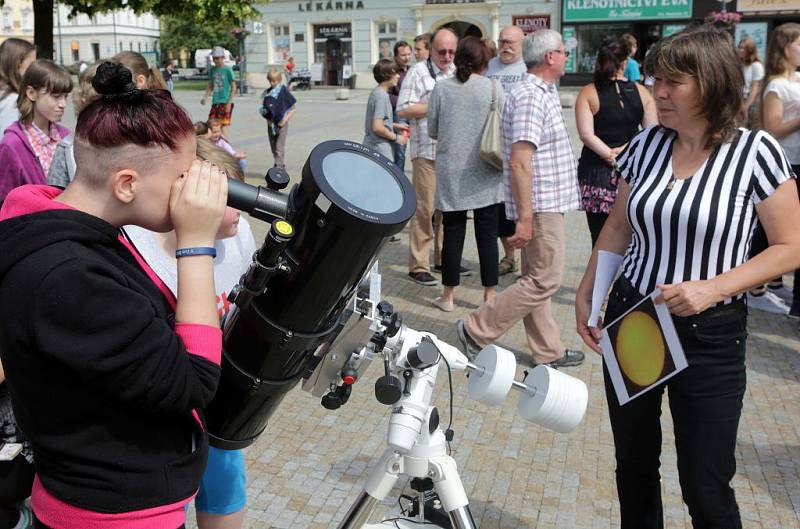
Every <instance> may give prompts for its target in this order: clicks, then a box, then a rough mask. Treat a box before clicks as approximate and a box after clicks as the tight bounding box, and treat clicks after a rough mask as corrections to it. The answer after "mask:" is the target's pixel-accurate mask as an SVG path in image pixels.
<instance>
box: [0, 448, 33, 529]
mask: <svg viewBox="0 0 800 529" xmlns="http://www.w3.org/2000/svg"><path fill="white" fill-rule="evenodd" d="M35 472H36V471H35V470H34V468H33V464H32V463H28V462H27V461H26V460H25V458H24V457H22V456H21V455H18V456H17V457H15V458H14V459H12V460H11V461H2V462H0V528H2V529H7V528H9V529H10V528H11V527H14V526H15V525H16V523H17V520H19V509H17V504H18V503H20V502H22V501H23V500H24V499H25V498H27V497H28V496H30V495H31V488H32V487H33V476H34V474H35Z"/></svg>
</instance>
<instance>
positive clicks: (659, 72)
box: [366, 24, 800, 528]
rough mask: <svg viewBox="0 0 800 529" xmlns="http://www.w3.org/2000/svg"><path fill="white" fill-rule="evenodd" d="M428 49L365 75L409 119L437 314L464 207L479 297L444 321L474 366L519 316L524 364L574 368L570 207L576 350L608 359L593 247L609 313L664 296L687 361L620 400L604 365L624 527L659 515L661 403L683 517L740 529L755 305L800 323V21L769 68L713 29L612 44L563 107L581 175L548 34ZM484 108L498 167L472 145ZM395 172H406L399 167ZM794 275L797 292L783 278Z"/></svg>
mask: <svg viewBox="0 0 800 529" xmlns="http://www.w3.org/2000/svg"><path fill="white" fill-rule="evenodd" d="M425 41H426V42H427V39H426V40H425ZM429 42H430V56H429V58H427V59H422V60H419V59H418V61H417V63H416V64H415V65H413V66H408V65H407V57H408V56H407V55H406V58H405V59H399V58H397V59H395V61H394V62H395V64H394V68H393V65H392V62H391V61H389V60H383V61H381V62H380V63H379V64H378V65H376V69H375V75H376V80H377V81H379V82H384V81H385V83H386V84H385V86H383V85H382V86H381V87H379V88H378V89H376V92H377V91H378V90H384V91H385V90H392V89H393V90H396V91H397V92H398V99H397V103H396V105H395V106H394V109H395V113H394V116H395V117H398V116H399V117H401V118H406V119H408V120H409V122H410V133H411V137H410V142H409V143H410V145H411V149H410V157H411V162H412V178H413V184H414V189H415V191H416V192H417V200H418V207H417V212H416V214H415V216H414V218H413V220H412V221H411V224H410V226H409V246H410V252H409V253H410V256H409V272H408V275H409V278H410V279H411V280H413V281H415V282H417V283H419V284H422V285H426V286H434V285H436V284H438V280H437V279H436V278H435V277H434V276H433V275H432V273H431V272H433V271H436V270H437V269H438V268H439V267H438V266H433V267H431V262H430V257H431V253H433V254H434V263H435V265H439V263H441V267H440V269H441V272H442V284H443V285H444V290H443V292H442V295H441V296H439V297H437V298H435V299H434V300H433V304H434V305H435V306H436V307H437V308H439V309H440V310H442V311H445V312H451V311H453V308H454V297H455V288H456V286H458V284H459V278H460V276H461V275H463V273H464V271H465V269H464V268H463V266H462V264H461V256H462V252H463V246H464V236H465V226H466V220H467V217H468V212H471V214H472V216H473V219H474V223H475V240H476V245H477V251H478V257H479V262H480V269H481V284H482V285H483V288H484V304H483V305H482V306H481V307H480V308H479V309H478V310H476V311H474V312H472V313H470V314H469V315H468V317H467V318H466V319H465V320H458V321H457V322H456V332H457V335H458V338H459V340H460V341H461V342H462V345H463V347H464V348H465V350H466V352H467V353H468V354H469V355H470V356H474V355H475V354H477V353H478V351H479V350H480V349H481V348H482V347H483V346H486V345H488V344H490V343H492V342H494V341H495V340H497V339H498V338H500V337H501V336H502V335H503V334H504V333H505V332H506V331H508V329H509V328H511V327H512V326H513V325H515V324H516V323H517V322H518V321H519V320H523V323H524V326H525V334H526V337H527V343H528V346H529V349H530V353H531V355H532V364H533V365H540V364H546V365H549V366H552V367H566V366H574V365H578V364H580V363H581V362H582V361H583V360H584V354H583V353H582V352H580V351H574V350H571V349H568V348H566V347H564V345H563V343H562V342H561V338H560V335H561V329H560V327H559V325H558V324H557V323H556V321H555V320H554V318H553V316H552V314H551V312H550V300H551V297H552V296H553V294H554V293H555V292H556V291H557V290H558V289H559V287H560V284H561V277H562V273H563V268H564V253H565V230H564V213H566V212H568V211H573V210H582V211H584V213H585V216H586V222H587V226H588V231H589V234H590V236H591V240H592V246H593V253H592V257H591V259H590V261H589V263H588V264H587V267H586V272H585V275H584V277H583V280H582V282H581V284H580V287H579V289H578V292H577V295H576V307H575V311H576V324H577V330H578V333H579V334H580V336H581V337H582V339H583V341H584V342H585V344H586V345H587V347H589V348H590V349H592V350H593V351H595V352H598V353H599V352H601V348H600V345H599V343H600V342H599V340H600V334H601V326H600V325H598V326H596V327H590V326H589V325H588V317H589V309H590V306H591V302H592V295H593V287H594V275H595V271H596V266H597V256H598V252H600V251H605V252H610V253H613V254H617V255H619V256H621V258H622V266H621V271H620V275H619V277H618V278H617V280H616V282H615V283H614V285H613V288H612V290H611V293H610V296H609V298H608V302H607V307H606V314H605V321H613V320H614V319H616V318H617V317H619V316H620V315H622V314H624V313H625V312H627V310H629V309H630V308H631V307H633V306H634V305H635V304H637V303H638V302H639V301H641V300H642V299H643V298H644V297H645V296H648V295H650V294H651V293H652V292H654V291H655V290H656V289H660V291H661V294H660V295H659V297H658V299H657V302H658V303H665V304H666V306H667V308H668V310H669V311H670V312H671V313H672V316H673V321H674V323H675V326H676V329H677V333H678V336H679V338H680V341H681V344H682V345H683V348H684V350H685V353H686V356H687V359H688V363H689V367H688V369H686V370H685V371H683V372H681V373H679V374H678V375H676V376H675V377H673V378H671V379H669V381H668V382H666V383H664V384H661V385H660V386H658V387H657V388H656V389H654V390H652V391H649V392H648V393H646V395H645V396H642V397H639V398H637V399H635V400H634V401H632V402H630V403H627V404H625V405H624V406H622V405H620V403H619V402H618V401H617V396H616V393H615V391H614V389H613V387H612V385H611V379H610V376H609V374H608V370H607V369H605V367H604V375H605V385H606V388H605V389H606V398H607V400H608V407H609V416H610V420H611V427H612V432H613V435H614V443H615V448H616V450H615V454H616V460H617V474H616V475H617V491H618V495H619V500H620V510H621V522H622V527H624V528H628V527H648V528H649V527H652V528H656V527H661V526H662V523H663V509H662V505H661V485H660V476H659V466H660V462H659V460H660V453H661V425H660V413H661V401H662V397H663V394H664V392H665V391H668V392H669V395H670V399H669V406H670V411H671V413H672V416H673V422H674V424H675V438H676V446H677V452H678V470H679V475H680V485H681V489H682V492H683V499H684V501H685V502H686V504H687V506H688V507H689V513H690V515H691V517H692V521H693V525H694V526H695V527H730V528H737V527H741V519H740V515H739V512H738V507H737V504H736V500H735V497H734V493H733V489H732V488H731V485H730V483H731V480H732V479H733V476H734V474H735V468H736V462H735V455H734V450H735V445H736V436H737V429H738V423H739V417H740V415H741V410H742V401H743V397H744V392H745V365H744V355H745V351H746V341H747V307H748V305H749V306H750V307H751V308H757V309H761V310H771V311H772V312H779V313H782V314H785V315H788V316H791V317H800V301H798V300H800V297H798V294H799V293H800V276H798V268H797V267H798V265H800V235H798V234H797V233H796V230H792V226H793V225H795V224H796V223H797V222H799V221H800V201H798V191H797V185H796V174H797V171H798V170H800V166H798V160H800V158H798V152H800V150H798V149H799V148H800V75H799V74H798V73H797V72H796V70H797V69H798V68H800V25H797V24H784V25H781V26H779V27H777V28H776V29H775V30H774V31H773V34H772V37H771V40H770V44H769V48H768V52H767V59H766V68H764V67H763V66H762V65H761V63H760V61H759V58H758V54H757V51H756V47H755V43H754V42H753V41H752V39H749V38H746V39H744V40H743V41H742V42H741V43H739V45H738V48H737V47H735V45H734V42H733V39H732V38H731V37H730V35H729V34H727V33H725V32H721V31H719V30H717V29H714V28H708V27H698V28H691V29H688V30H686V31H683V32H681V33H679V34H676V35H673V36H671V37H668V38H666V39H664V40H662V41H660V42H658V43H656V44H655V45H654V46H652V47H651V48H650V49H649V50H648V53H647V54H646V56H645V58H644V61H643V64H641V65H640V64H639V63H638V62H636V61H635V60H634V59H633V56H634V55H635V54H636V52H637V47H636V46H637V43H636V40H635V38H633V37H632V36H631V35H622V36H620V37H619V38H616V39H609V40H607V41H605V42H604V43H603V44H602V45H601V46H600V49H599V51H598V53H597V59H596V66H595V73H594V78H593V80H592V83H590V84H589V85H587V86H585V87H583V88H582V89H581V91H580V93H579V94H578V96H577V99H576V102H575V118H576V125H577V130H578V134H579V136H580V140H581V142H582V143H583V150H582V151H581V153H580V156H579V158H578V159H577V163H576V157H575V155H574V154H573V150H572V147H571V143H570V137H569V134H568V132H567V127H566V124H565V120H564V116H563V113H562V110H561V102H560V98H559V95H558V89H557V82H558V80H559V78H560V77H561V76H562V75H563V74H564V67H565V64H566V62H567V58H568V56H569V50H567V49H566V48H565V46H564V42H563V41H562V39H561V36H560V35H559V34H558V33H557V32H555V31H551V30H539V31H536V32H535V33H533V34H531V35H529V36H527V37H525V36H524V35H523V34H522V31H521V30H519V28H516V27H507V28H504V29H503V30H502V31H501V33H500V39H499V40H498V42H497V47H496V51H497V53H498V55H497V56H496V57H492V55H493V54H494V53H495V51H494V50H493V48H492V47H490V46H487V45H486V43H485V42H482V41H481V40H479V39H476V38H474V37H465V38H463V39H460V40H459V39H458V38H457V36H456V35H455V34H454V33H453V32H452V31H450V30H449V29H448V28H442V29H440V30H439V31H437V32H436V33H434V34H433V35H431V36H430V40H429ZM398 45H401V46H408V45H407V44H405V43H398ZM396 55H397V56H398V57H399V55H398V54H397V52H396ZM379 76H380V77H381V79H379V78H378V77H379ZM400 76H403V77H402V82H401V81H400V79H401V78H400ZM398 86H399V88H398ZM498 87H499V88H498ZM495 101H496V102H497V103H498V104H499V106H500V108H502V140H503V148H504V153H503V166H502V168H497V167H495V166H493V165H492V163H491V162H490V161H488V160H487V158H486V157H485V156H483V152H482V149H483V144H482V140H483V139H484V137H485V135H486V134H488V133H489V131H487V130H486V129H487V127H488V126H489V123H490V122H491V120H490V116H491V112H492V110H491V109H492V103H493V102H495ZM382 108H383V110H382V111H381V112H380V113H375V114H372V113H371V110H370V112H368V116H367V118H368V119H367V123H366V125H367V127H378V126H383V127H384V128H383V132H384V135H383V141H384V142H385V143H386V145H385V147H386V148H385V149H384V150H383V151H382V152H384V154H385V155H387V157H390V156H389V153H390V152H391V151H390V149H389V148H388V147H389V146H390V143H391V142H394V143H395V145H398V146H401V147H402V146H404V145H405V141H404V140H403V138H402V136H401V135H400V133H399V132H398V131H397V130H396V129H397V124H396V121H394V120H393V115H392V113H391V112H390V110H389V108H388V104H384V106H383V107H382ZM393 129H395V130H393ZM390 158H391V157H390ZM394 161H395V163H398V164H399V166H400V167H401V168H404V166H403V161H402V158H398V157H397V156H396V155H395V157H394ZM442 228H443V230H442V231H443V237H442V238H441V244H440V242H439V241H440V236H439V230H440V229H442ZM498 238H499V239H500V243H498V240H497V239H498ZM499 244H502V247H503V249H504V254H505V255H504V256H503V258H502V259H501V260H500V261H498V254H499V252H498V245H499ZM515 249H518V250H520V251H521V258H522V262H521V272H522V275H521V277H520V278H519V279H518V280H517V281H516V282H515V283H513V284H512V285H510V286H509V287H507V288H505V289H504V290H503V291H502V292H498V293H496V292H495V287H496V285H497V278H498V274H499V273H503V272H505V273H508V272H511V271H514V269H515V268H516V259H515V255H514V252H515ZM790 272H793V273H794V274H795V280H794V289H793V290H791V289H789V288H787V287H785V286H784V285H783V282H782V277H783V275H784V274H786V273H790ZM762 299H763V300H765V301H762ZM701 461H702V464H700V462H701Z"/></svg>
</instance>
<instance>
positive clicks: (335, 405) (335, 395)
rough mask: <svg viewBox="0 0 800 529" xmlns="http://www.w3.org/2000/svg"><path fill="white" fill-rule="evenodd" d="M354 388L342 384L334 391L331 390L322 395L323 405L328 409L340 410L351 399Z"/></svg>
mask: <svg viewBox="0 0 800 529" xmlns="http://www.w3.org/2000/svg"><path fill="white" fill-rule="evenodd" d="M352 390H353V389H352V387H351V386H349V385H347V384H342V385H341V386H338V387H337V388H336V389H334V390H333V391H329V392H328V393H326V394H325V395H323V397H322V407H323V408H325V409H326V410H338V409H339V408H341V407H342V406H343V405H344V404H347V401H348V400H350V393H351V392H352Z"/></svg>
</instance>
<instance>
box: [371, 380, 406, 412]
mask: <svg viewBox="0 0 800 529" xmlns="http://www.w3.org/2000/svg"><path fill="white" fill-rule="evenodd" d="M402 396H403V383H402V382H400V379H398V378H397V377H396V376H393V375H384V376H382V377H381V378H379V379H378V380H376V381H375V398H376V399H378V402H380V403H381V404H386V405H387V406H391V405H392V404H395V403H397V401H399V400H400V398H401V397H402Z"/></svg>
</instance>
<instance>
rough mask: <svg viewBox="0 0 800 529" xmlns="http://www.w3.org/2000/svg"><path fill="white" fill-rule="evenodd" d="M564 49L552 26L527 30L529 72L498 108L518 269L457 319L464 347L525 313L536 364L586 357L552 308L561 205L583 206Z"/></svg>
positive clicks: (470, 349) (561, 243)
mask: <svg viewBox="0 0 800 529" xmlns="http://www.w3.org/2000/svg"><path fill="white" fill-rule="evenodd" d="M568 56H569V52H568V51H567V50H566V49H564V42H563V41H562V39H561V35H560V34H558V33H557V32H555V31H552V30H546V29H542V30H539V31H536V32H535V33H533V34H531V35H529V36H528V37H526V38H525V42H524V47H523V58H524V59H525V65H526V66H527V67H528V73H527V75H525V76H524V77H523V79H522V80H521V81H520V82H519V83H517V84H516V85H515V87H514V88H513V89H512V90H511V91H510V92H509V94H508V96H507V97H506V106H505V110H504V111H503V143H504V146H505V156H504V164H503V165H504V167H503V178H504V180H505V194H506V216H507V217H508V218H509V219H514V220H515V221H516V231H515V233H514V235H513V236H512V237H511V238H510V239H509V242H510V243H511V244H512V245H514V246H515V247H516V248H521V249H522V277H521V278H520V279H519V281H517V282H516V283H515V284H513V285H511V286H510V287H509V288H507V289H506V290H504V291H503V292H501V293H500V294H498V295H496V296H495V297H494V298H493V299H492V300H490V301H488V302H486V303H485V304H484V305H483V306H481V307H480V309H478V310H477V311H476V312H473V313H472V314H470V316H469V317H468V318H467V320H466V321H462V320H459V321H458V323H457V332H458V337H459V339H460V340H461V341H462V343H463V344H464V346H465V348H466V350H467V353H472V354H475V353H477V351H478V350H480V348H481V347H482V346H485V345H487V344H489V343H492V342H494V341H495V340H496V339H498V338H499V337H500V336H502V335H503V334H504V333H505V332H506V331H507V330H508V329H509V328H511V326H513V325H514V324H515V323H516V322H518V321H519V320H523V322H524V324H525V333H526V335H527V339H528V346H529V347H530V349H531V351H532V353H533V363H534V365H538V364H547V365H550V366H552V367H564V366H575V365H579V364H580V363H581V362H583V358H584V355H583V353H581V352H580V351H574V350H571V349H566V348H565V347H564V344H563V343H562V342H561V332H560V330H559V328H558V325H557V324H556V322H555V320H554V319H553V315H552V313H551V312H550V298H551V296H552V295H553V294H555V293H556V291H557V290H558V289H559V287H560V286H561V278H562V274H563V272H564V253H565V240H564V239H565V236H564V212H566V211H572V210H576V209H579V208H580V193H579V189H578V179H577V168H576V163H575V156H574V154H573V152H572V146H571V144H570V141H569V135H568V133H567V126H566V124H565V123H564V116H563V114H562V112H561V101H560V99H559V96H558V91H557V90H556V87H555V83H556V81H557V80H558V79H559V78H560V77H561V76H562V75H564V66H565V64H566V62H567V57H568Z"/></svg>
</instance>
